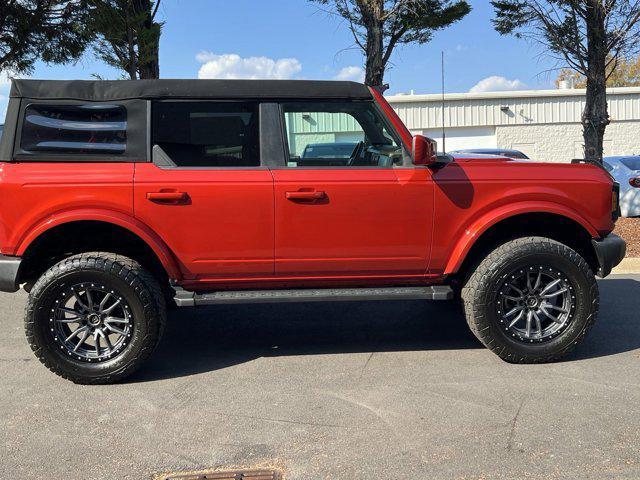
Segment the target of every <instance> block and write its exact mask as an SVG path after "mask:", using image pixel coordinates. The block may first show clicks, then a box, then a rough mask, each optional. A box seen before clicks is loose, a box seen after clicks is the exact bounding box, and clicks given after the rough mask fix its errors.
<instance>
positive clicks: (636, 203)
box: [604, 156, 640, 217]
mask: <svg viewBox="0 0 640 480" xmlns="http://www.w3.org/2000/svg"><path fill="white" fill-rule="evenodd" d="M604 167H605V168H606V169H607V171H608V172H609V173H610V174H611V175H612V176H613V178H615V179H616V182H618V183H619V184H620V212H621V213H622V216H623V217H640V156H628V157H605V158H604Z"/></svg>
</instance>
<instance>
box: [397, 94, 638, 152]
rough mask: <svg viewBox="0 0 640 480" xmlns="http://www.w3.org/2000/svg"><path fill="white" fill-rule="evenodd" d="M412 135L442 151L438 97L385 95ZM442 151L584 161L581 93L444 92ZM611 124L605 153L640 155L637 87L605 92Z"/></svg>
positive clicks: (606, 137) (440, 107)
mask: <svg viewBox="0 0 640 480" xmlns="http://www.w3.org/2000/svg"><path fill="white" fill-rule="evenodd" d="M387 100H388V101H389V103H390V104H391V105H392V106H393V108H394V109H395V110H396V111H397V112H398V114H399V115H400V117H401V118H402V120H403V121H404V122H405V123H406V125H407V127H409V129H410V130H411V132H412V133H414V134H416V133H419V134H423V135H426V136H428V137H430V138H433V139H434V140H436V141H437V142H438V148H439V149H442V95H394V96H390V97H387ZM444 100H445V101H444V103H445V104H444V123H445V131H446V149H447V150H448V151H452V150H457V149H465V148H509V149H516V150H521V151H523V152H524V153H526V154H527V155H528V156H530V157H531V158H533V159H535V160H540V161H570V160H571V159H573V158H584V154H583V141H582V125H581V123H580V119H581V116H582V111H583V110H584V102H585V91H584V90H579V89H562V90H532V91H517V92H494V93H462V94H447V95H445V99H444ZM608 100H609V115H610V116H611V125H609V127H607V132H606V135H605V148H604V150H605V155H632V154H640V88H612V89H609V91H608Z"/></svg>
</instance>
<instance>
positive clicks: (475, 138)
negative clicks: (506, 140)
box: [416, 127, 498, 152]
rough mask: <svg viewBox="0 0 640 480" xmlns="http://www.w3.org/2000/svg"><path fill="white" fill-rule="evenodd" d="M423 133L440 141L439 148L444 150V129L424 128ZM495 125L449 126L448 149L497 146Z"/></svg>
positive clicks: (447, 133)
mask: <svg viewBox="0 0 640 480" xmlns="http://www.w3.org/2000/svg"><path fill="white" fill-rule="evenodd" d="M416 133H421V134H422V135H424V136H425V137H429V138H432V139H434V140H435V141H436V142H438V150H440V151H441V150H442V129H440V130H436V129H429V130H423V131H422V132H416ZM497 146H498V142H497V140H496V129H495V127H469V128H449V129H447V130H446V148H447V151H449V152H451V151H453V150H464V149H467V148H496V147H497Z"/></svg>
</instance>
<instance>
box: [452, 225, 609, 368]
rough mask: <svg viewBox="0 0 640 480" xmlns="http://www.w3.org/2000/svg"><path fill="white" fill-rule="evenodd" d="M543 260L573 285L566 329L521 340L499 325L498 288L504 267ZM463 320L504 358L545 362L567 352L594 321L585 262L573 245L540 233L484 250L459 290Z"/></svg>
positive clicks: (595, 301) (593, 287)
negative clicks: (536, 340)
mask: <svg viewBox="0 0 640 480" xmlns="http://www.w3.org/2000/svg"><path fill="white" fill-rule="evenodd" d="M540 263H544V264H546V265H550V266H552V267H553V268H555V269H557V270H559V271H561V272H562V273H563V274H564V275H565V276H566V278H567V279H568V280H569V281H570V284H571V285H572V286H573V289H574V293H575V311H574V316H573V318H572V319H571V322H570V323H569V324H568V325H567V327H566V329H565V330H563V331H562V332H561V333H560V334H558V335H557V336H556V337H555V338H552V339H551V340H549V341H547V342H544V343H525V342H522V341H519V340H517V339H514V338H513V335H510V334H509V332H507V331H505V330H506V329H505V328H504V325H500V322H499V317H498V315H497V312H496V302H497V298H498V293H499V292H498V290H499V289H500V286H501V284H502V281H503V280H504V278H505V275H507V274H508V272H510V271H513V270H515V269H518V268H524V267H527V266H529V265H534V264H540ZM462 300H463V305H464V311H465V315H466V318H467V323H468V324H469V327H470V328H471V331H472V332H473V333H474V335H475V336H476V337H477V338H478V339H479V340H480V341H481V342H482V343H483V344H484V345H485V346H486V347H487V348H489V349H490V350H491V351H492V352H494V353H495V354H497V355H498V356H499V357H500V358H502V359H503V360H505V361H507V362H509V363H545V362H553V361H557V360H559V359H560V358H562V357H564V356H565V355H567V354H568V353H570V352H571V351H572V350H573V349H574V348H575V346H576V345H577V344H578V343H579V342H580V341H581V340H582V339H583V338H584V337H585V335H586V334H587V332H588V331H589V329H590V328H591V327H592V326H593V324H594V323H595V321H596V317H597V314H598V307H599V293H598V284H597V283H596V280H595V277H594V274H593V271H592V270H591V268H590V267H589V265H588V264H587V262H586V261H585V260H584V258H582V256H580V255H579V254H578V253H577V252H576V251H575V250H573V249H571V248H569V247H568V246H566V245H564V244H562V243H559V242H557V241H554V240H551V239H549V238H544V237H524V238H518V239H516V240H512V241H510V242H507V243H505V244H503V245H501V246H499V247H498V248H496V249H495V250H494V251H493V252H491V254H489V255H488V256H487V257H486V258H485V259H484V260H483V261H482V262H480V264H479V265H478V267H477V268H476V270H475V271H474V272H473V273H472V274H471V276H470V277H469V278H468V280H467V281H466V283H465V285H464V287H463V289H462Z"/></svg>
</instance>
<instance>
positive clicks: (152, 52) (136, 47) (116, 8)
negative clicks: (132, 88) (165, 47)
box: [87, 0, 163, 80]
mask: <svg viewBox="0 0 640 480" xmlns="http://www.w3.org/2000/svg"><path fill="white" fill-rule="evenodd" d="M87 1H88V2H89V5H90V8H89V12H90V15H91V20H90V22H89V24H90V27H91V30H92V31H93V32H94V35H95V43H94V47H95V48H94V50H95V52H96V55H97V56H98V58H100V59H101V60H102V61H104V62H105V63H106V64H107V65H110V66H112V67H114V68H117V69H119V70H122V71H123V72H125V74H126V75H128V76H129V78H130V79H131V80H138V79H150V78H160V61H159V51H160V35H161V33H162V25H163V24H162V23H160V22H156V21H155V18H156V15H157V13H158V8H159V7H160V2H161V0H155V1H154V0H87Z"/></svg>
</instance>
